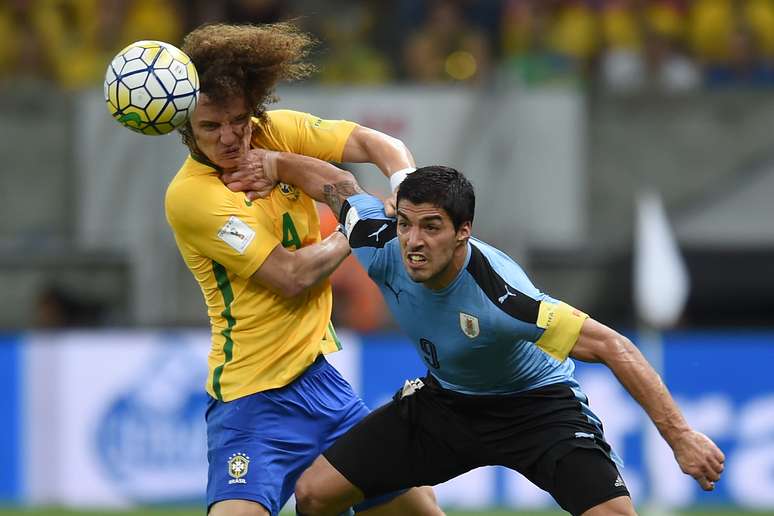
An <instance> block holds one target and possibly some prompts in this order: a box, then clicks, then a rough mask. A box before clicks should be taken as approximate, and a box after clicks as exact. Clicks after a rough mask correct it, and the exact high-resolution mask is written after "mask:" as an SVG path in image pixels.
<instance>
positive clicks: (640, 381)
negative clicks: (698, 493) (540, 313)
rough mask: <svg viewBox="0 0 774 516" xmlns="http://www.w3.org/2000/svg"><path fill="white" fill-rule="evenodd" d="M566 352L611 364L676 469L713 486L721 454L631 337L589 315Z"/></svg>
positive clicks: (607, 364)
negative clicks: (684, 411)
mask: <svg viewBox="0 0 774 516" xmlns="http://www.w3.org/2000/svg"><path fill="white" fill-rule="evenodd" d="M570 356H571V357H573V358H577V359H578V360H583V361H585V362H602V363H604V364H605V365H606V366H607V367H609V368H610V370H611V371H613V373H614V374H615V376H616V378H618V381H619V382H621V384H622V385H623V386H624V387H625V388H626V390H627V391H629V394H631V395H632V397H633V398H634V399H635V400H636V401H637V403H639V404H640V405H641V406H642V408H643V409H644V410H645V412H646V413H647V414H648V417H650V419H651V421H653V424H655V425H656V428H657V429H658V431H659V433H661V435H662V437H663V438H664V440H665V441H666V442H667V444H668V445H669V447H670V448H672V451H673V452H674V455H675V460H676V461H677V463H678V464H679V465H680V469H681V470H682V471H683V472H684V473H686V474H688V475H690V476H692V477H693V478H694V479H696V481H697V482H698V483H699V485H701V487H702V488H703V489H704V490H705V491H710V490H712V489H714V487H715V482H716V481H717V480H718V479H719V478H720V474H721V473H722V471H723V462H724V460H725V456H724V455H723V452H722V451H720V449H719V448H718V447H717V446H716V445H715V443H714V442H712V440H711V439H710V438H709V437H707V436H706V435H704V434H702V433H700V432H697V431H695V430H693V429H692V428H691V427H690V426H689V425H688V422H687V421H686V420H685V417H683V414H682V413H681V412H680V409H679V408H678V406H677V403H675V400H674V399H673V398H672V395H671V394H670V393H669V391H668V390H667V388H666V386H665V385H664V382H662V381H661V377H660V376H659V375H658V374H657V373H656V371H655V370H654V369H653V367H651V365H650V364H649V363H648V361H647V360H646V359H645V357H644V356H643V355H642V353H640V350H638V349H637V348H636V347H635V346H634V344H632V342H631V341H630V340H629V339H627V338H626V337H624V336H623V335H621V334H619V333H618V332H616V331H614V330H612V329H611V328H608V327H607V326H605V325H603V324H601V323H599V322H597V321H595V320H593V319H590V318H589V319H586V321H584V323H583V327H582V328H581V333H580V336H579V337H578V340H577V342H576V343H575V346H574V347H573V349H572V351H571V352H570Z"/></svg>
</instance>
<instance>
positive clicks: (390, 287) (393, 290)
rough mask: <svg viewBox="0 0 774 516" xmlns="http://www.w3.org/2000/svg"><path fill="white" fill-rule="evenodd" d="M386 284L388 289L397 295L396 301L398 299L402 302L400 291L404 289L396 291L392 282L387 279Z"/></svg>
mask: <svg viewBox="0 0 774 516" xmlns="http://www.w3.org/2000/svg"><path fill="white" fill-rule="evenodd" d="M384 285H385V286H386V287H387V288H388V289H390V292H392V293H393V294H394V295H395V301H397V302H398V303H400V297H399V296H400V293H401V292H403V289H399V290H398V291H397V292H396V291H395V289H394V288H392V285H390V283H389V282H387V281H385V282H384Z"/></svg>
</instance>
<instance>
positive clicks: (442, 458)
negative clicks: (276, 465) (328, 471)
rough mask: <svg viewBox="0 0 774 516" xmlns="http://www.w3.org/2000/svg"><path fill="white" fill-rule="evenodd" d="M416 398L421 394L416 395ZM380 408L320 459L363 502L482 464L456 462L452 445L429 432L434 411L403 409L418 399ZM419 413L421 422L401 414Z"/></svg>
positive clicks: (422, 407) (457, 457) (434, 431)
mask: <svg viewBox="0 0 774 516" xmlns="http://www.w3.org/2000/svg"><path fill="white" fill-rule="evenodd" d="M417 394H419V393H417ZM408 398H411V399H406V398H404V399H401V400H399V401H397V402H396V401H391V402H390V403H388V404H386V405H384V406H382V407H380V408H378V409H377V410H375V411H374V412H372V413H371V414H369V415H368V416H367V417H366V418H365V419H363V420H362V421H361V422H360V423H358V424H357V425H356V426H355V427H354V428H352V429H351V430H349V431H348V432H347V433H346V434H344V435H343V436H342V437H341V438H339V439H338V440H337V441H336V442H335V443H334V444H333V445H332V446H331V447H330V448H328V449H327V450H326V451H325V452H323V455H324V456H325V458H326V459H327V460H328V461H329V462H330V464H331V465H332V466H333V467H334V468H335V469H336V470H337V471H338V472H339V473H341V475H342V476H344V477H345V478H346V479H347V480H348V481H349V482H350V483H351V484H352V485H354V486H357V488H358V489H359V490H360V491H362V492H363V494H364V496H365V497H366V498H369V499H370V498H375V497H379V496H381V495H384V494H387V493H391V492H394V491H399V490H401V489H406V488H409V487H418V486H425V485H435V484H439V483H441V482H445V481H446V480H449V479H451V478H454V477H456V476H458V475H461V474H462V473H465V472H467V471H469V470H471V469H474V468H475V467H477V466H479V465H480V464H468V463H467V462H465V461H464V460H461V459H460V455H459V453H458V451H457V450H456V449H455V447H454V442H453V441H449V440H447V439H446V438H445V436H444V435H442V433H441V432H438V431H437V430H438V429H432V428H427V425H428V423H427V421H428V420H431V421H434V422H433V423H432V424H440V423H438V421H440V420H441V419H440V416H439V417H438V418H433V414H431V413H429V412H432V411H433V407H432V406H428V405H416V406H413V407H408V410H405V409H406V408H407V407H406V404H413V403H415V402H417V400H418V396H417V395H413V396H409V397H408ZM423 410H424V412H423V414H422V418H421V420H419V419H417V420H415V419H413V418H412V416H408V415H405V414H407V413H408V414H416V413H418V412H422V411H423Z"/></svg>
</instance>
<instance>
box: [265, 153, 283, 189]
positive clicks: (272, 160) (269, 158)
mask: <svg viewBox="0 0 774 516" xmlns="http://www.w3.org/2000/svg"><path fill="white" fill-rule="evenodd" d="M278 157H279V152H275V151H266V152H265V153H264V155H263V173H264V175H265V176H266V178H267V179H269V181H271V182H272V183H277V182H278V181H279V177H277V158H278Z"/></svg>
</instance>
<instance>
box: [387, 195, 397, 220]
mask: <svg viewBox="0 0 774 516" xmlns="http://www.w3.org/2000/svg"><path fill="white" fill-rule="evenodd" d="M396 211H397V210H396V208H395V196H390V197H389V198H387V199H385V201H384V214H385V215H387V216H388V217H394V216H395V213H396Z"/></svg>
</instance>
